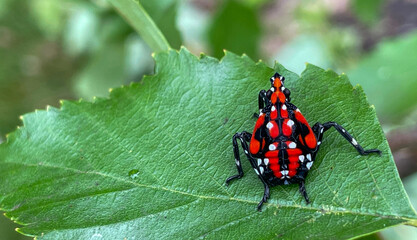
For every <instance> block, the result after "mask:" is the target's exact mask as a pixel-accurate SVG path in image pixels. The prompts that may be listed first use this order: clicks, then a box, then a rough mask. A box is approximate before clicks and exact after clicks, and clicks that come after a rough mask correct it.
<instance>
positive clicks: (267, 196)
mask: <svg viewBox="0 0 417 240" xmlns="http://www.w3.org/2000/svg"><path fill="white" fill-rule="evenodd" d="M259 178H260V179H261V180H262V183H263V184H264V187H265V189H264V196H263V197H262V200H261V201H260V202H259V203H258V211H261V209H262V205H263V204H264V203H265V202H267V201H268V198H269V186H268V184H267V183H266V182H265V181H264V180H263V179H262V177H259Z"/></svg>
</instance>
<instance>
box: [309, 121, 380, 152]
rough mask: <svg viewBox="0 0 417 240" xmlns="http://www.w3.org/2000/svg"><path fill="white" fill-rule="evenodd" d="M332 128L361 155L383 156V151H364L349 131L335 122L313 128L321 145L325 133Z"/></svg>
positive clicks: (318, 124)
mask: <svg viewBox="0 0 417 240" xmlns="http://www.w3.org/2000/svg"><path fill="white" fill-rule="evenodd" d="M331 127H334V128H335V129H336V130H337V131H338V132H339V133H340V134H341V135H342V136H343V137H344V138H345V139H346V140H348V141H349V142H350V144H352V146H353V147H354V148H355V149H356V150H357V151H358V152H359V154H360V155H367V154H370V153H378V154H380V155H381V151H380V150H379V149H369V150H365V149H363V147H362V146H361V145H360V144H359V143H358V142H357V141H356V140H355V138H353V137H352V135H350V133H348V131H346V129H344V128H343V127H342V126H340V125H339V124H337V123H335V122H326V123H323V124H321V123H316V124H315V125H314V126H313V131H314V133H315V134H316V136H317V138H318V139H317V140H318V141H319V143H321V139H322V138H323V136H322V135H323V132H325V131H327V130H329V128H331Z"/></svg>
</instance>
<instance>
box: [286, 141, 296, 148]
mask: <svg viewBox="0 0 417 240" xmlns="http://www.w3.org/2000/svg"><path fill="white" fill-rule="evenodd" d="M288 147H289V148H296V147H297V144H295V142H291V143H290V144H288Z"/></svg>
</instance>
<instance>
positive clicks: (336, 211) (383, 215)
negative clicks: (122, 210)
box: [13, 163, 416, 222]
mask: <svg viewBox="0 0 417 240" xmlns="http://www.w3.org/2000/svg"><path fill="white" fill-rule="evenodd" d="M13 164H19V165H23V166H28V167H48V168H56V169H62V170H66V171H72V172H75V173H79V174H95V175H98V176H102V177H106V178H111V179H113V180H116V181H119V182H124V183H128V184H132V185H134V186H136V187H142V188H149V189H153V190H160V191H167V192H171V193H176V194H181V195H185V196H191V197H195V198H198V199H211V200H221V201H236V202H242V203H250V204H254V205H256V204H258V202H257V201H253V200H248V199H242V198H234V197H232V198H227V197H225V196H223V197H220V196H206V195H199V194H194V193H189V192H185V191H181V190H176V189H171V188H167V187H162V186H154V185H146V184H140V183H137V182H133V181H129V180H126V179H123V178H120V177H116V176H112V175H109V174H104V173H100V172H96V171H81V170H78V169H75V168H69V167H63V166H55V165H48V164H42V165H39V164H28V163H13ZM264 206H272V207H275V208H277V209H278V208H295V209H302V210H310V211H311V210H314V211H320V212H322V213H324V214H352V215H361V216H371V217H379V218H388V219H402V220H404V221H413V222H414V221H416V220H415V219H414V218H413V216H409V215H405V216H399V215H389V214H388V215H387V214H386V213H378V212H375V213H372V212H363V211H362V212H360V211H356V210H354V209H352V210H346V209H344V210H343V209H340V208H339V207H334V206H332V205H321V206H322V208H317V207H308V206H302V205H287V204H276V203H264ZM330 208H333V209H331V210H326V209H330ZM338 208H339V209H338Z"/></svg>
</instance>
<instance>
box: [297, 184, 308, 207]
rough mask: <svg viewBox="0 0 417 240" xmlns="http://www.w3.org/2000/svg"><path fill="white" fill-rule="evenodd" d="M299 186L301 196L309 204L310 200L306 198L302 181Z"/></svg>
mask: <svg viewBox="0 0 417 240" xmlns="http://www.w3.org/2000/svg"><path fill="white" fill-rule="evenodd" d="M299 186H300V188H299V189H300V193H301V195H303V197H304V199H305V200H306V202H307V204H309V203H310V200H309V199H308V195H307V191H306V187H305V185H304V181H301V182H300V185H299Z"/></svg>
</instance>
